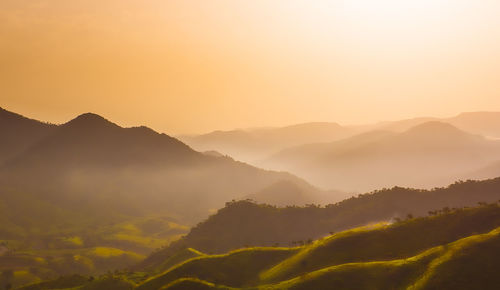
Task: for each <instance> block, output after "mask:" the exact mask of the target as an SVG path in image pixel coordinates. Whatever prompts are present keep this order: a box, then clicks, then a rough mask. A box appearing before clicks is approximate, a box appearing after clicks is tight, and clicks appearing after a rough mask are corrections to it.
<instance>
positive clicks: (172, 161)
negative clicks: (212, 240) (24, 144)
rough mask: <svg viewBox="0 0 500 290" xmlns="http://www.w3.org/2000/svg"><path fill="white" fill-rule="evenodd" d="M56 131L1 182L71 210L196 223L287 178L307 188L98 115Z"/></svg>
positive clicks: (9, 166)
mask: <svg viewBox="0 0 500 290" xmlns="http://www.w3.org/2000/svg"><path fill="white" fill-rule="evenodd" d="M21 121H23V122H25V121H24V119H22V120H21ZM37 126H38V127H41V128H45V127H44V126H42V125H37ZM50 128H51V133H50V134H48V135H47V136H45V137H44V138H41V139H40V140H38V141H37V142H34V143H33V144H31V145H30V146H29V147H28V148H26V149H25V150H24V151H23V152H21V153H19V154H17V155H16V156H15V157H12V158H10V159H9V160H7V161H6V162H4V164H3V165H2V166H1V167H0V173H1V175H0V184H3V185H4V188H7V187H8V188H11V189H15V190H17V191H22V192H29V193H30V194H33V195H35V196H37V195H38V196H40V197H42V196H43V199H44V200H45V201H46V202H49V203H52V204H57V205H58V206H61V207H63V208H65V209H78V208H82V207H84V206H88V207H89V208H94V209H96V208H98V209H101V210H104V209H106V211H108V212H110V213H112V212H113V213H116V214H129V215H130V214H132V215H143V214H145V213H148V214H152V213H160V212H168V213H169V214H171V215H174V216H177V217H179V218H181V219H182V220H183V221H186V222H195V221H197V220H200V219H202V218H203V217H204V216H207V215H208V213H209V212H210V210H211V209H215V208H219V207H220V206H222V205H223V204H224V202H226V201H228V200H232V199H237V198H241V197H243V196H245V195H247V194H250V193H255V192H258V191H260V190H261V189H263V188H266V187H268V186H269V185H271V184H274V183H276V182H279V181H281V180H288V181H290V182H295V183H297V184H305V182H304V181H302V180H301V179H299V178H297V177H295V176H292V175H290V174H287V173H282V172H273V171H265V170H262V169H258V168H255V167H252V166H250V165H247V164H244V163H241V162H237V161H234V160H233V159H231V158H228V157H220V156H214V155H207V154H203V153H199V152H196V151H194V150H192V149H191V148H190V147H188V146H187V145H185V144H184V143H182V142H181V141H179V140H177V139H175V138H172V137H170V136H168V135H165V134H159V133H157V132H155V131H153V130H151V129H149V128H146V127H134V128H122V127H120V126H118V125H116V124H114V123H112V122H110V121H108V120H106V119H105V118H103V117H101V116H98V115H96V114H91V113H87V114H82V115H80V116H78V117H77V118H75V119H73V120H71V121H69V122H67V123H65V124H62V125H59V126H51V127H50ZM33 139H34V138H33ZM283 197H284V198H286V196H285V195H283Z"/></svg>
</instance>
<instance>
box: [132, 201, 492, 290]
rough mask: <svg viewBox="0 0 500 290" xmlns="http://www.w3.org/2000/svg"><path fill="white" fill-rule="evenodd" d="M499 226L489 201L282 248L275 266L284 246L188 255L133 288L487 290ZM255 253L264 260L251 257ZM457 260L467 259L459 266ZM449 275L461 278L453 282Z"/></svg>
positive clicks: (254, 256) (460, 261)
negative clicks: (249, 266)
mask: <svg viewBox="0 0 500 290" xmlns="http://www.w3.org/2000/svg"><path fill="white" fill-rule="evenodd" d="M499 226H500V208H499V207H498V205H497V204H493V205H488V206H483V207H480V208H473V209H460V210H455V211H452V212H449V213H444V214H438V215H434V216H431V217H427V218H418V219H414V218H412V219H408V220H406V221H403V222H397V223H394V224H392V225H387V224H379V225H372V226H368V227H363V228H355V229H351V230H348V231H344V232H339V233H336V234H333V235H331V236H327V237H324V238H322V239H319V240H317V241H314V242H311V243H309V244H306V245H304V246H300V247H295V248H289V250H288V251H289V252H288V254H287V255H285V257H284V258H281V261H280V262H278V263H276V262H275V260H273V259H274V258H273V257H277V256H278V253H280V252H284V251H286V250H285V249H282V248H249V249H244V250H238V251H234V252H230V253H229V254H226V255H218V256H205V257H198V258H193V259H190V260H187V261H186V262H183V263H181V264H179V265H177V266H175V267H172V268H171V269H169V270H167V271H165V272H164V273H162V274H159V275H157V276H155V277H152V278H150V279H148V280H147V281H145V282H143V283H141V284H140V285H139V287H138V289H159V288H160V287H161V286H164V285H168V286H167V287H165V289H188V288H182V287H185V286H182V287H181V285H182V284H184V285H186V284H188V283H194V284H195V285H196V284H202V285H203V284H204V285H205V286H207V289H215V287H216V286H215V285H221V286H229V287H235V288H245V289H247V288H248V287H250V289H252V286H253V287H257V286H258V287H260V288H263V289H331V287H334V288H335V289H367V288H370V289H388V288H391V289H404V288H410V289H437V288H434V287H438V285H440V286H441V287H442V288H439V289H475V288H474V287H478V285H482V286H483V287H484V288H482V289H494V288H493V287H495V285H496V283H497V282H499V281H500V280H499V279H498V278H495V277H497V275H495V274H494V271H496V270H497V269H498V266H500V263H499V262H498V261H499V260H498V258H499V257H500V246H499V245H500V243H499V242H500V227H499ZM262 253H266V256H267V257H266V258H264V257H262V256H259V255H262ZM220 260H223V261H220ZM465 261H467V262H469V263H471V264H462V263H463V262H465ZM239 263H249V265H251V266H252V267H255V269H252V270H250V268H248V266H244V265H245V264H239ZM266 263H267V265H266ZM269 264H272V266H269ZM465 265H467V266H465ZM475 267H479V268H481V269H482V270H481V271H479V270H478V269H475ZM243 269H244V270H243ZM457 272H460V273H463V274H464V275H466V277H467V278H462V279H460V277H457V276H456V275H457ZM179 279H181V280H179ZM476 283H479V284H476ZM326 285H328V286H326ZM453 287H457V288H453Z"/></svg>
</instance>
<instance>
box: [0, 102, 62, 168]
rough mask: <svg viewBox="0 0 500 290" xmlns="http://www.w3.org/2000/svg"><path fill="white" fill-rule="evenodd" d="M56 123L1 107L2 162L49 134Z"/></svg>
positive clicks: (0, 137)
mask: <svg viewBox="0 0 500 290" xmlns="http://www.w3.org/2000/svg"><path fill="white" fill-rule="evenodd" d="M55 128H56V126H55V125H51V124H47V123H42V122H40V121H36V120H32V119H28V118H25V117H23V116H21V115H18V114H16V113H12V112H9V111H7V110H5V109H3V108H0V140H2V141H1V142H0V164H1V163H3V162H5V161H6V160H8V159H10V158H13V157H15V156H16V155H17V154H19V153H21V152H23V151H24V150H26V148H28V147H29V146H30V145H32V144H33V143H35V142H37V141H39V140H41V139H42V138H44V137H46V136H48V135H49V134H50V133H51V132H52V131H53V130H54V129H55Z"/></svg>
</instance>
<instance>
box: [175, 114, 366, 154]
mask: <svg viewBox="0 0 500 290" xmlns="http://www.w3.org/2000/svg"><path fill="white" fill-rule="evenodd" d="M358 132H361V130H358V129H356V128H349V127H343V126H340V125H339V124H337V123H326V122H316V123H304V124H297V125H292V126H287V127H280V128H260V129H248V130H233V131H215V132H212V133H208V134H203V135H194V136H189V135H183V136H179V139H180V140H182V141H183V142H185V143H186V144H188V145H189V146H192V147H193V148H194V149H196V150H199V151H208V150H216V151H218V152H220V153H222V154H226V155H230V156H231V157H234V158H236V159H238V160H241V161H245V162H249V163H255V162H257V161H259V160H261V159H264V158H266V157H267V156H269V155H270V154H273V153H275V152H277V151H279V150H282V149H284V148H288V147H292V146H297V145H301V144H305V143H316V142H329V141H333V140H339V139H342V138H346V137H349V136H352V135H354V134H356V133H358Z"/></svg>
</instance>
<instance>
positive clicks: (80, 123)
mask: <svg viewBox="0 0 500 290" xmlns="http://www.w3.org/2000/svg"><path fill="white" fill-rule="evenodd" d="M63 126H64V127H77V128H79V129H85V128H89V129H95V128H99V127H111V126H113V127H119V126H118V125H116V124H114V123H112V122H110V121H109V120H107V119H105V118H104V117H102V116H100V115H97V114H94V113H84V114H81V115H79V116H78V117H76V118H74V119H73V120H71V121H69V122H67V123H66V124H64V125H63Z"/></svg>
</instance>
